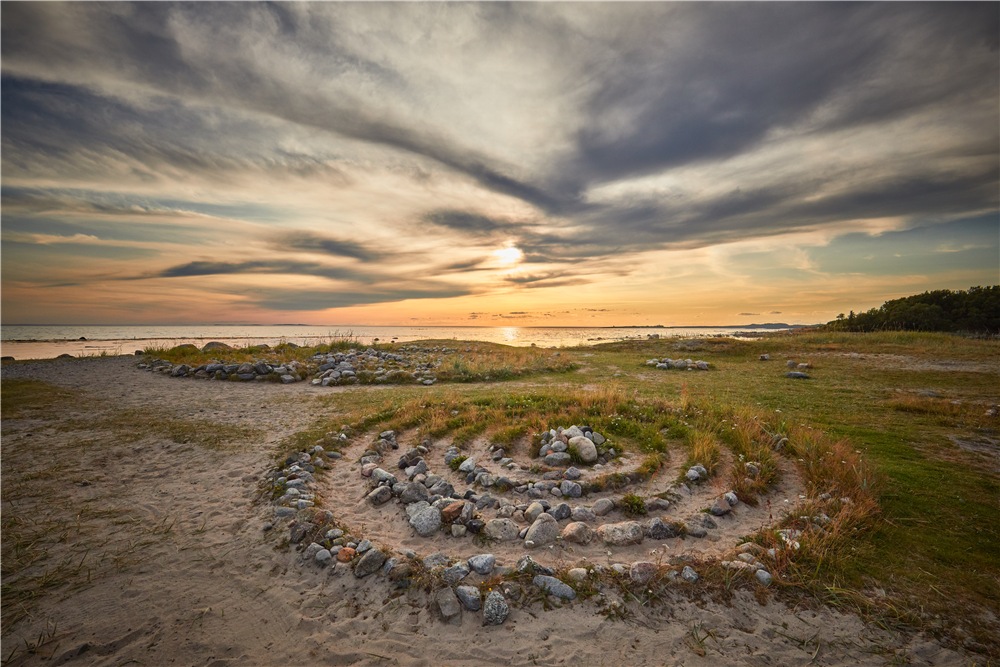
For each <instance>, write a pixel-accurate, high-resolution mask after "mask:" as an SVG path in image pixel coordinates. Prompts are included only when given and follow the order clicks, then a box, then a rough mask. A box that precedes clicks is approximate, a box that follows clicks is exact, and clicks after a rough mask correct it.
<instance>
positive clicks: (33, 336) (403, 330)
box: [0, 325, 762, 359]
mask: <svg viewBox="0 0 1000 667" xmlns="http://www.w3.org/2000/svg"><path fill="white" fill-rule="evenodd" d="M761 331H762V330H761V329H751V328H749V327H699V328H657V329H648V328H638V327H637V328H614V329H612V328H604V327H374V326H346V327H340V328H338V327H329V326H292V325H277V326H246V325H225V326H223V325H218V326H215V325H205V326H77V325H72V326H70V325H66V326H58V325H51V326H5V327H2V329H0V339H2V353H3V355H4V356H12V357H14V358H15V359H51V358H54V357H57V356H59V355H60V354H72V355H73V356H84V355H99V354H101V353H107V354H132V353H134V352H135V351H136V350H141V349H143V348H145V347H151V346H156V347H173V346H174V345H181V344H182V343H193V344H195V345H197V346H199V347H201V346H202V345H204V344H205V343H207V342H208V341H212V340H218V341H222V342H224V343H228V344H230V345H234V346H245V345H257V344H260V343H267V344H268V345H274V344H276V343H280V342H283V341H287V342H290V343H295V344H297V345H316V344H319V343H328V342H330V341H334V340H342V339H344V338H351V339H356V340H358V341H359V342H361V343H362V344H365V345H368V344H371V343H372V342H375V341H378V342H380V343H389V342H398V343H405V342H408V341H414V340H422V339H428V338H435V339H445V340H480V341H488V342H492V343H502V344H505V345H520V346H526V345H532V344H534V345H537V346H539V347H570V346H575V345H588V344H593V343H600V342H608V341H617V340H629V339H633V340H634V339H644V338H646V336H647V335H649V334H659V335H660V336H661V337H680V336H712V335H718V334H722V335H727V334H733V333H736V332H749V333H752V332H758V333H759V332H761ZM80 338H85V339H86V340H80Z"/></svg>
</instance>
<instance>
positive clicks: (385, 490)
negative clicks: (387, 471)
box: [365, 486, 392, 505]
mask: <svg viewBox="0 0 1000 667" xmlns="http://www.w3.org/2000/svg"><path fill="white" fill-rule="evenodd" d="M365 498H367V499H368V502H370V503H371V504H372V505H382V504H384V503H387V502H389V501H390V500H392V490H391V489H390V488H389V487H388V486H377V487H375V489H374V490H372V492H371V493H369V494H368V495H367V496H365Z"/></svg>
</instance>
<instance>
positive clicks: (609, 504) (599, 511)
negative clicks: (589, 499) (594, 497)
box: [591, 498, 615, 516]
mask: <svg viewBox="0 0 1000 667" xmlns="http://www.w3.org/2000/svg"><path fill="white" fill-rule="evenodd" d="M614 508H615V504H614V502H613V501H612V500H611V499H610V498H601V499H600V500H598V501H597V502H596V503H594V506H593V507H592V508H591V509H592V510H593V512H594V514H596V515H597V516H604V515H605V514H607V513H608V512H610V511H611V510H613V509H614Z"/></svg>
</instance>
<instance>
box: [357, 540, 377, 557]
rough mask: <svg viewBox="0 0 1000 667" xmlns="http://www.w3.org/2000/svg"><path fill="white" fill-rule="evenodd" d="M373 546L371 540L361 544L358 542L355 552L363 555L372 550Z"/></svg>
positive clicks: (362, 541) (363, 541)
mask: <svg viewBox="0 0 1000 667" xmlns="http://www.w3.org/2000/svg"><path fill="white" fill-rule="evenodd" d="M372 546H374V545H373V544H372V542H371V540H361V541H360V542H358V546H357V547H355V551H357V552H358V553H359V554H363V553H365V552H366V551H368V550H369V549H371V548H372Z"/></svg>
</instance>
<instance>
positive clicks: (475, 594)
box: [455, 586, 483, 611]
mask: <svg viewBox="0 0 1000 667" xmlns="http://www.w3.org/2000/svg"><path fill="white" fill-rule="evenodd" d="M455 595H457V596H458V599H459V601H461V603H462V606H463V607H465V608H466V609H468V610H469V611H479V609H480V608H481V607H482V604H483V602H482V598H481V597H480V594H479V589H478V588H476V587H475V586H459V587H458V588H456V589H455Z"/></svg>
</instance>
